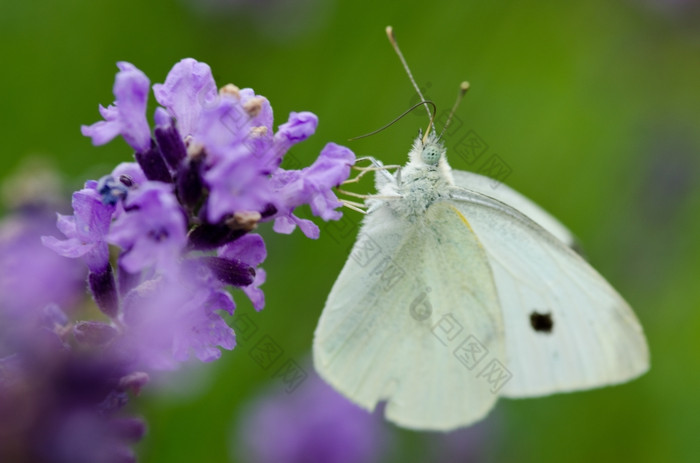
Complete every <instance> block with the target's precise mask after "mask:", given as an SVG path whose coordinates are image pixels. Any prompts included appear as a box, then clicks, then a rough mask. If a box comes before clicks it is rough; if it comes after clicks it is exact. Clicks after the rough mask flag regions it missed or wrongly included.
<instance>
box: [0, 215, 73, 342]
mask: <svg viewBox="0 0 700 463" xmlns="http://www.w3.org/2000/svg"><path fill="white" fill-rule="evenodd" d="M55 217H56V216H55V213H54V212H53V211H51V210H49V209H47V208H44V207H41V206H40V207H36V206H34V207H29V208H26V209H23V210H19V211H18V212H16V213H15V214H13V215H10V216H8V217H6V218H5V219H3V220H2V221H1V222H0V337H2V336H3V334H7V333H5V329H8V330H10V329H11V330H12V331H16V328H17V326H18V325H24V324H26V323H28V322H29V323H31V322H36V319H37V317H38V316H39V314H40V313H41V310H42V309H44V307H46V306H47V305H49V304H50V303H55V304H58V305H60V306H62V307H71V306H73V305H74V304H76V303H77V302H78V301H79V300H80V299H81V298H82V295H83V293H84V286H85V273H86V270H85V267H84V266H83V265H82V264H81V263H80V262H77V261H75V260H71V259H66V258H64V257H61V256H59V255H58V254H56V253H55V252H53V251H51V250H50V249H47V248H46V247H45V246H43V245H42V243H41V236H42V235H46V234H50V233H53V230H55V220H56V219H55ZM37 288H41V290H40V291H37ZM1 355H2V354H1V353H0V356H1Z"/></svg>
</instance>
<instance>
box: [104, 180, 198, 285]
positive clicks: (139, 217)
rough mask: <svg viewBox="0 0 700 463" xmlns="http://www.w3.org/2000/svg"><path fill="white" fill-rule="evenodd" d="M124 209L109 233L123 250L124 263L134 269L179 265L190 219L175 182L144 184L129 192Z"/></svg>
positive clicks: (133, 270)
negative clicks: (178, 199) (187, 216)
mask: <svg viewBox="0 0 700 463" xmlns="http://www.w3.org/2000/svg"><path fill="white" fill-rule="evenodd" d="M124 210H125V212H124V213H123V214H121V215H120V216H119V217H118V218H117V219H116V220H115V221H114V222H113V223H112V226H111V228H110V231H109V235H108V236H107V241H109V242H110V243H113V244H116V245H118V246H119V247H120V248H122V250H123V252H122V254H121V256H120V264H121V267H122V268H124V269H125V270H127V271H128V272H131V273H137V272H139V271H141V270H144V269H146V268H153V269H155V270H156V271H161V272H167V271H168V270H169V269H172V268H175V267H176V266H177V261H178V259H179V258H180V254H181V252H182V250H183V249H184V247H185V244H186V243H187V236H186V233H187V229H186V226H187V223H186V217H185V215H184V213H183V211H182V209H181V207H180V205H179V203H178V201H177V198H175V195H173V187H172V185H167V184H163V183H160V182H146V183H144V184H142V185H140V186H139V188H136V189H134V190H132V191H131V192H130V194H129V195H128V196H127V198H126V200H125V201H124Z"/></svg>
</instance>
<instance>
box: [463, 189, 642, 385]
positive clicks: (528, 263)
mask: <svg viewBox="0 0 700 463" xmlns="http://www.w3.org/2000/svg"><path fill="white" fill-rule="evenodd" d="M453 196H454V198H455V203H454V204H455V206H456V207H457V208H458V209H459V210H460V211H461V212H462V214H463V215H464V216H465V217H466V218H467V220H468V221H469V223H470V224H471V226H472V228H473V230H474V232H475V234H476V236H477V237H478V239H479V241H480V242H481V243H482V244H483V247H484V249H485V251H486V254H487V257H488V261H489V263H490V267H491V271H492V274H493V277H494V280H495V284H496V287H497V288H498V296H499V299H500V304H501V311H502V315H503V319H504V323H505V325H504V326H505V340H506V354H507V359H508V363H507V365H508V368H509V370H510V371H511V373H512V375H513V377H512V379H511V380H510V381H509V382H508V384H507V385H506V386H505V388H504V390H503V393H504V395H506V396H510V397H527V396H537V395H544V394H550V393H553V392H561V391H572V390H577V389H587V388H591V387H597V386H603V385H608V384H615V383H620V382H624V381H627V380H630V379H632V378H634V377H636V376H639V375H640V374H642V373H644V372H645V371H646V370H647V369H648V368H649V353H648V350H647V344H646V340H645V338H644V335H643V333H642V328H641V325H640V324H639V322H638V320H637V318H636V316H635V315H634V313H633V312H632V310H631V308H630V307H629V306H628V304H627V303H626V302H625V301H624V299H623V298H622V297H621V296H620V295H619V294H618V293H617V292H616V291H615V290H614V289H613V288H612V287H611V286H610V285H609V284H608V282H607V281H606V280H605V279H604V278H603V277H601V276H600V275H599V274H598V273H597V272H596V271H595V270H594V269H593V268H592V267H591V266H590V265H589V264H588V263H587V262H586V261H585V260H583V259H582V258H581V257H580V256H579V255H578V254H576V253H575V252H573V251H572V250H571V249H569V248H568V247H567V246H566V245H565V244H564V243H563V242H561V241H560V240H558V239H557V238H555V237H554V236H553V235H552V234H551V233H549V232H548V231H546V230H545V229H543V228H542V227H541V226H539V225H538V224H537V223H535V222H534V221H532V220H530V219H529V218H528V217H526V216H525V215H524V214H522V213H520V212H518V211H516V210H514V209H512V208H510V207H508V206H507V205H505V204H504V203H502V202H500V201H494V200H493V199H492V198H489V197H486V196H483V195H481V194H479V193H476V192H470V191H467V190H463V189H455V193H454V194H453Z"/></svg>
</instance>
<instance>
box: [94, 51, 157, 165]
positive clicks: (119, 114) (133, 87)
mask: <svg viewBox="0 0 700 463" xmlns="http://www.w3.org/2000/svg"><path fill="white" fill-rule="evenodd" d="M117 66H118V67H119V72H118V73H117V76H116V78H115V80H114V89H113V91H114V96H115V98H116V100H115V102H114V105H110V106H109V107H107V108H105V107H103V106H101V105H100V114H101V115H102V117H104V119H105V120H104V121H98V122H96V123H94V124H92V125H90V126H85V125H84V126H82V127H81V131H82V133H83V135H85V136H88V137H91V138H92V143H93V144H94V145H103V144H105V143H107V142H109V141H111V140H112V139H113V138H114V137H116V136H117V135H120V134H121V135H122V136H123V137H124V140H126V142H127V143H128V144H129V145H130V146H131V147H132V148H133V149H134V150H136V151H137V152H142V151H146V150H148V149H149V148H150V146H151V129H150V127H149V126H148V121H147V119H146V104H147V101H148V90H149V85H150V81H149V80H148V77H146V75H145V74H144V73H143V72H141V71H140V70H139V69H137V68H136V67H135V66H134V65H133V64H130V63H127V62H125V61H121V62H119V63H117Z"/></svg>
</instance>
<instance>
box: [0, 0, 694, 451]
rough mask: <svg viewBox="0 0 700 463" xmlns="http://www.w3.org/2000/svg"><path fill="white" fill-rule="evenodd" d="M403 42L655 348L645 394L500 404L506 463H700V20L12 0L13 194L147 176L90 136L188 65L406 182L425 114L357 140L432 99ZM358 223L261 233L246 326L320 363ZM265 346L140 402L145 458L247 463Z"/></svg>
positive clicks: (416, 438)
mask: <svg viewBox="0 0 700 463" xmlns="http://www.w3.org/2000/svg"><path fill="white" fill-rule="evenodd" d="M387 24H391V25H393V26H394V30H395V32H396V35H397V37H398V39H399V43H400V44H401V46H402V48H403V51H404V53H405V55H406V57H407V59H408V61H409V63H410V64H411V66H412V68H413V72H414V74H415V77H416V80H417V81H418V83H419V85H420V86H421V87H423V88H425V89H426V90H427V92H426V93H427V97H428V98H430V99H432V100H434V101H435V102H436V104H437V105H438V108H439V110H440V109H445V108H448V107H449V106H451V105H452V102H453V100H454V97H455V95H456V93H457V88H458V84H459V82H460V81H462V80H465V79H466V80H469V81H470V83H471V85H472V89H471V91H470V92H469V94H468V95H467V98H466V100H465V102H464V104H463V105H462V107H461V108H460V110H459V112H458V118H459V123H460V124H462V126H461V127H462V129H461V130H462V131H463V132H460V133H466V131H468V130H473V131H474V133H476V134H478V136H479V137H480V138H481V139H482V141H483V142H484V143H485V144H486V145H488V151H487V153H488V154H489V155H490V154H494V153H495V154H497V155H498V156H499V157H500V158H501V159H502V160H503V161H504V162H505V163H506V164H507V165H508V168H509V172H510V175H509V176H508V177H507V179H506V183H508V184H509V185H511V186H513V187H514V188H516V189H517V190H519V191H521V192H522V193H524V194H526V195H528V196H530V197H531V198H532V199H534V200H535V201H537V202H538V203H540V204H541V205H542V206H544V207H545V208H546V209H548V210H549V211H551V212H552V213H553V214H554V215H555V216H557V217H559V218H560V219H561V221H562V222H563V223H565V224H567V225H568V226H569V227H570V228H571V229H572V230H573V231H574V232H575V233H576V234H577V235H578V236H579V238H580V240H581V242H582V243H583V246H584V249H585V251H586V253H587V256H588V258H589V260H590V262H591V263H592V264H593V265H594V266H595V267H596V268H597V269H598V270H599V271H600V272H601V273H602V274H603V275H604V276H605V277H607V278H608V280H609V281H610V282H611V283H612V284H613V286H615V287H616V288H617V289H618V290H619V291H620V293H621V294H622V295H623V296H624V297H625V298H626V299H627V300H628V301H629V302H630V304H631V305H632V307H634V308H635V311H636V313H637V314H638V316H639V318H640V319H641V322H642V324H643V326H644V328H645V330H646V334H647V337H648V341H649V344H650V348H651V354H652V368H651V371H650V372H649V373H648V374H647V375H645V376H644V377H642V378H640V379H639V380H636V381H634V382H632V383H629V384H626V385H623V386H618V387H612V388H605V389H601V390H595V391H589V392H582V393H576V394H564V395H558V396H552V397H547V398H541V399H531V400H518V401H513V400H502V401H500V402H499V403H498V405H497V407H496V410H495V411H494V412H493V413H492V416H491V417H490V418H489V422H490V423H489V424H487V426H488V433H489V438H488V439H484V440H483V441H482V442H481V443H479V444H478V445H481V446H486V448H485V449H482V450H483V455H485V458H486V459H487V460H489V461H513V460H516V459H517V460H518V461H539V462H546V461H562V460H567V461H581V462H584V461H585V462H590V461H618V460H622V459H625V460H636V461H697V460H696V458H697V455H698V454H699V453H700V443H699V441H698V437H697V433H698V430H699V429H700V395H699V394H698V391H700V368H699V367H700V365H699V364H698V359H699V355H698V354H699V353H700V336H699V334H700V310H699V309H700V284H698V278H699V277H700V273H699V272H698V265H697V264H698V256H700V240H698V239H697V238H698V236H700V214H698V212H700V188H699V184H700V182H699V180H700V130H698V129H699V128H700V91H699V88H698V86H699V84H700V28H699V26H700V2H697V1H695V2H693V1H690V0H688V1H667V2H665V1H662V0H646V1H644V0H626V1H621V0H615V1H609V0H608V1H604V0H592V1H589V2H539V3H537V2H522V3H521V2H507V1H506V2H476V1H467V2H464V1H454V2H447V1H445V2H431V3H427V2H407V1H385V2H379V1H376V0H374V1H367V0H336V1H333V0H330V1H323V0H299V1H292V0H267V1H259V2H255V1H252V0H251V1H244V0H240V1H235V0H228V1H226V0H208V1H199V2H198V1H196V0H180V1H175V2H171V1H164V0H156V1H150V2H140V1H136V0H120V1H104V2H94V1H88V0H68V1H63V2H54V1H48V0H34V1H32V2H10V1H3V2H1V3H0V56H2V58H3V69H4V71H3V72H2V73H1V74H0V89H2V93H3V94H2V112H1V113H0V118H1V120H0V127H1V129H0V130H1V131H2V140H3V147H2V160H3V162H2V163H1V164H0V178H6V176H7V175H9V174H10V173H11V172H12V171H13V170H14V169H15V168H16V167H17V166H18V165H19V164H20V163H21V162H22V160H23V159H25V158H28V157H32V156H41V157H44V158H48V159H50V160H52V162H53V164H54V165H55V167H56V168H57V169H58V170H59V171H60V172H61V173H62V174H63V175H64V177H65V179H66V182H67V184H68V186H69V187H70V188H71V189H75V188H78V187H79V186H80V185H81V183H82V182H83V180H84V179H86V178H88V177H89V178H96V177H99V176H101V175H102V174H104V173H106V172H108V171H110V170H111V168H112V166H113V165H115V164H116V163H118V162H121V161H124V160H129V159H130V156H131V151H130V149H129V148H128V147H127V145H126V144H125V143H124V142H123V141H121V140H118V141H115V142H113V143H110V144H108V145H107V146H104V147H98V148H94V147H92V145H91V144H90V141H89V139H87V138H85V137H82V136H81V135H80V130H79V129H80V125H81V124H89V123H92V122H94V121H96V120H98V118H99V115H98V112H97V104H98V103H102V104H105V105H106V104H108V103H111V102H112V100H113V96H112V93H111V88H112V83H113V78H114V74H115V72H116V67H115V62H116V61H118V60H127V61H130V62H132V63H134V64H135V65H136V66H137V67H139V68H140V69H142V70H143V71H144V72H145V73H146V74H147V75H148V76H149V77H150V78H151V82H152V83H156V82H163V80H164V78H165V76H166V74H167V72H168V71H169V70H170V68H171V67H172V65H173V64H174V63H175V62H176V61H178V60H180V59H181V58H183V57H188V56H191V57H194V58H196V59H198V60H201V61H204V62H207V63H208V64H209V65H211V67H212V69H213V72H214V76H215V78H216V80H217V84H219V85H223V84H225V83H228V82H233V83H235V84H236V85H238V86H239V87H248V86H250V87H253V88H254V89H255V90H256V91H257V92H258V93H260V94H262V95H265V96H267V97H268V98H269V100H270V101H271V102H272V105H273V108H274V109H275V114H276V116H277V117H276V124H279V123H282V122H284V121H286V118H287V115H288V113H289V112H290V111H300V110H310V111H313V112H314V113H316V114H317V115H318V116H319V118H320V125H319V128H318V131H317V133H316V135H315V136H313V137H312V138H311V139H309V140H308V141H306V142H304V143H302V144H300V145H297V146H296V147H295V148H293V150H292V152H291V153H292V154H293V156H294V158H295V159H297V160H298V161H299V162H300V163H302V164H303V165H308V164H310V163H311V162H312V161H313V160H314V159H315V157H316V156H317V155H318V152H319V151H320V149H321V148H322V147H323V145H325V143H326V142H328V141H335V142H338V143H341V144H347V145H348V146H350V147H351V148H352V149H353V150H354V151H355V152H356V153H357V154H358V155H372V156H375V157H377V158H380V159H382V160H383V161H384V162H385V163H404V162H405V159H406V153H407V151H408V148H409V147H410V144H411V142H412V139H413V137H414V136H415V135H416V133H417V129H418V128H421V127H425V125H426V118H425V114H424V112H423V111H417V112H416V113H415V115H409V116H408V117H406V118H405V119H403V120H402V121H401V122H399V123H398V124H396V125H394V126H393V127H391V128H390V129H388V130H386V131H384V132H382V133H380V134H378V135H376V136H373V137H370V138H368V139H363V140H358V141H355V142H346V141H345V140H347V138H349V137H352V136H356V135H359V134H362V133H366V132H368V131H371V130H373V129H375V128H378V127H380V126H382V125H383V124H385V123H386V122H388V121H389V120H391V119H393V118H394V117H395V116H396V115H398V114H399V113H401V112H402V111H403V110H405V109H406V108H407V107H408V106H409V105H410V104H411V103H412V102H415V101H416V98H415V96H414V93H413V91H412V89H411V87H410V84H409V82H408V80H407V78H406V76H405V74H404V71H403V70H402V68H401V66H400V65H399V61H398V59H397V58H396V56H395V55H394V53H393V51H392V49H391V47H390V46H389V44H388V42H387V40H386V38H385V35H384V27H385V26H386V25H387ZM150 101H151V103H150V105H151V106H150V108H151V109H149V114H152V110H153V108H155V105H154V104H153V99H152V98H151V100H150ZM149 117H150V116H149ZM455 130H456V129H455ZM451 142H454V139H451V138H450V137H449V136H448V137H447V145H448V150H449V148H450V143H451ZM449 154H450V151H448V156H449ZM450 161H451V164H452V167H453V168H457V169H469V168H472V167H473V166H470V165H468V164H467V163H466V162H465V160H464V159H462V158H460V157H459V156H454V155H453V156H452V157H451V158H450ZM369 188H370V186H369V185H367V184H365V185H363V186H362V187H361V189H365V190H368V189H369ZM66 194H68V193H66ZM345 220H346V222H344V223H345V225H349V226H350V229H341V228H339V227H337V226H335V225H332V224H331V225H326V226H322V234H321V238H320V239H319V240H318V241H312V240H308V239H306V238H304V237H303V236H302V235H301V233H300V232H299V231H296V232H295V233H294V234H292V235H291V236H283V235H276V234H274V233H272V230H271V226H270V224H267V225H265V226H262V227H261V232H262V234H263V235H264V236H265V239H266V242H267V245H268V250H269V256H268V259H267V262H266V263H265V265H264V267H265V269H266V270H267V271H268V281H267V283H266V284H265V286H264V288H265V290H266V296H267V306H266V308H265V309H264V311H263V312H262V313H259V314H256V313H254V311H253V310H252V309H251V307H250V305H249V304H247V303H246V301H245V300H244V299H245V298H244V297H243V295H238V296H237V301H238V303H239V313H241V314H248V315H250V317H251V319H253V320H254V321H255V323H256V324H257V325H258V327H259V329H260V332H264V333H267V334H269V335H270V336H271V337H272V338H273V339H274V340H275V341H276V342H277V343H278V344H279V345H280V346H282V348H283V349H284V355H285V356H286V357H289V358H295V359H299V361H303V359H305V358H306V356H307V355H308V352H309V350H310V347H311V341H312V334H313V330H314V328H315V324H316V320H317V319H318V316H319V314H320V311H321V309H322V307H323V304H324V300H325V297H326V295H327V293H328V291H329V290H330V287H331V285H332V284H333V281H334V279H335V277H336V275H337V274H338V272H339V271H340V269H341V267H342V265H343V263H344V261H345V259H346V257H347V255H348V247H349V246H350V245H351V244H352V242H353V240H354V237H355V234H356V228H354V227H353V225H354V224H357V223H358V222H359V220H360V215H359V214H357V213H355V212H352V211H349V212H347V213H346V219H345ZM249 347H250V346H247V345H245V344H243V343H241V345H239V347H238V348H237V349H235V350H234V351H233V352H230V353H228V352H227V353H225V354H224V355H223V358H222V359H221V360H219V361H218V362H216V363H214V364H211V365H205V366H204V367H200V368H196V369H193V370H191V371H188V372H187V373H186V374H184V375H181V376H180V377H178V378H177V379H175V380H173V379H170V380H167V381H166V383H167V384H164V385H163V386H162V387H163V389H162V390H161V391H160V392H158V393H156V392H155V391H156V389H157V387H154V388H153V392H152V393H151V394H145V395H144V396H143V397H142V398H140V399H137V400H136V401H135V402H134V405H135V406H136V408H137V409H138V410H139V412H140V413H143V414H144V415H145V417H146V418H147V420H148V423H149V427H150V430H149V434H148V436H147V437H146V439H145V440H144V441H143V442H142V443H141V444H139V445H138V447H137V449H138V452H139V454H140V458H141V461H144V462H166V461H167V462H170V463H173V462H189V461H237V460H235V458H234V457H232V456H231V448H232V447H235V446H236V445H237V444H236V443H235V439H234V438H233V437H232V436H233V435H234V434H235V421H236V419H237V416H238V415H237V414H238V413H239V411H240V410H241V409H242V408H243V407H244V406H245V404H246V403H247V401H249V400H251V399H252V398H254V397H256V396H257V395H258V394H259V393H260V392H261V391H262V390H264V389H265V388H266V387H267V385H268V384H269V383H271V382H274V381H275V379H274V378H272V377H271V376H272V375H271V372H269V371H264V370H262V369H261V368H260V367H259V366H258V365H257V364H256V363H255V362H253V361H252V359H251V358H250V356H249V355H248V349H249ZM185 383H186V384H187V386H186V387H185V388H184V390H183V388H182V387H180V386H179V385H180V384H185ZM272 439H273V441H274V437H273V438H272ZM397 439H398V441H397V449H396V451H395V455H394V459H395V460H396V461H421V457H420V456H418V455H420V454H421V452H422V450H421V448H423V447H425V446H430V445H431V444H430V439H431V438H430V437H429V436H427V437H426V436H425V435H421V434H419V433H409V432H398V437H397ZM271 444H272V445H274V444H273V442H271Z"/></svg>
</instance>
